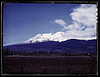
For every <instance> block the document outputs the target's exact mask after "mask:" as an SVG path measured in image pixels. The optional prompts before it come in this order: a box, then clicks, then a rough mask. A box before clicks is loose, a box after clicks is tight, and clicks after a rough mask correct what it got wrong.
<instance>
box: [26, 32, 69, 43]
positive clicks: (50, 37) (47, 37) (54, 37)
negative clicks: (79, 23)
mask: <svg viewBox="0 0 100 77" xmlns="http://www.w3.org/2000/svg"><path fill="white" fill-rule="evenodd" d="M63 36H64V32H57V33H55V34H52V33H48V34H47V33H45V34H37V35H36V36H34V37H32V38H30V39H29V40H27V41H25V43H35V42H43V41H59V42H61V41H65V40H67V38H65V39H64V38H62V37H63Z"/></svg>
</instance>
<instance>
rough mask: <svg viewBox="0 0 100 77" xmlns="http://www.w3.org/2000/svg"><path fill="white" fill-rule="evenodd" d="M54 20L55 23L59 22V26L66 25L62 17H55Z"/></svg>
mask: <svg viewBox="0 0 100 77" xmlns="http://www.w3.org/2000/svg"><path fill="white" fill-rule="evenodd" d="M54 22H55V23H57V24H60V25H61V26H65V25H66V23H65V21H63V20H62V19H56V20H55V21H54Z"/></svg>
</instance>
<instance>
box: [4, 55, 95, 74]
mask: <svg viewBox="0 0 100 77" xmlns="http://www.w3.org/2000/svg"><path fill="white" fill-rule="evenodd" d="M2 59H3V61H2V62H3V64H2V67H3V68H2V70H3V74H24V73H25V74H37V73H40V74H96V73H97V60H96V57H92V58H91V57H90V56H45V57H44V56H4V57H3V58H2Z"/></svg>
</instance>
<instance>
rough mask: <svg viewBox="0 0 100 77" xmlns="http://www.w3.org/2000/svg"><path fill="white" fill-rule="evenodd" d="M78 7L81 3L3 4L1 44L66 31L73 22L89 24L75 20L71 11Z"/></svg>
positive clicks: (14, 42)
mask: <svg viewBox="0 0 100 77" xmlns="http://www.w3.org/2000/svg"><path fill="white" fill-rule="evenodd" d="M80 7H82V6H81V4H39V3H37V4H35V3H10V4H4V9H3V45H10V44H16V43H20V42H24V41H26V40H28V39H30V38H31V37H34V36H36V35H37V34H44V33H47V34H48V33H52V34H55V33H56V32H66V31H69V28H70V25H73V24H74V25H75V23H76V24H83V25H89V26H91V25H92V24H88V23H87V24H84V22H83V21H79V20H78V19H77V20H75V19H76V18H75V15H76V13H75V12H74V13H73V11H74V10H75V9H77V8H80ZM83 7H84V6H83ZM88 7H89V8H90V6H87V8H88ZM92 8H93V7H92ZM90 9H91V8H90ZM83 12H84V11H83ZM93 14H94V13H93ZM83 18H84V17H83ZM76 21H77V22H78V23H77V22H76ZM90 21H92V20H90ZM64 23H65V24H64ZM93 24H94V23H93ZM81 26H82V25H81ZM83 27H84V26H83ZM71 31H72V30H71ZM94 36H95V35H94Z"/></svg>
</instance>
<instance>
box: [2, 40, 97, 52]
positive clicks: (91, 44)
mask: <svg viewBox="0 0 100 77" xmlns="http://www.w3.org/2000/svg"><path fill="white" fill-rule="evenodd" d="M96 45H97V40H88V41H85V40H76V39H70V40H67V41H62V42H58V41H44V42H36V43H28V44H16V45H9V46H4V47H3V49H4V50H5V49H6V48H9V50H14V51H20V52H21V51H26V52H34V51H46V52H50V51H53V52H59V51H60V52H61V53H63V52H72V53H82V52H96V48H97V46H96Z"/></svg>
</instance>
